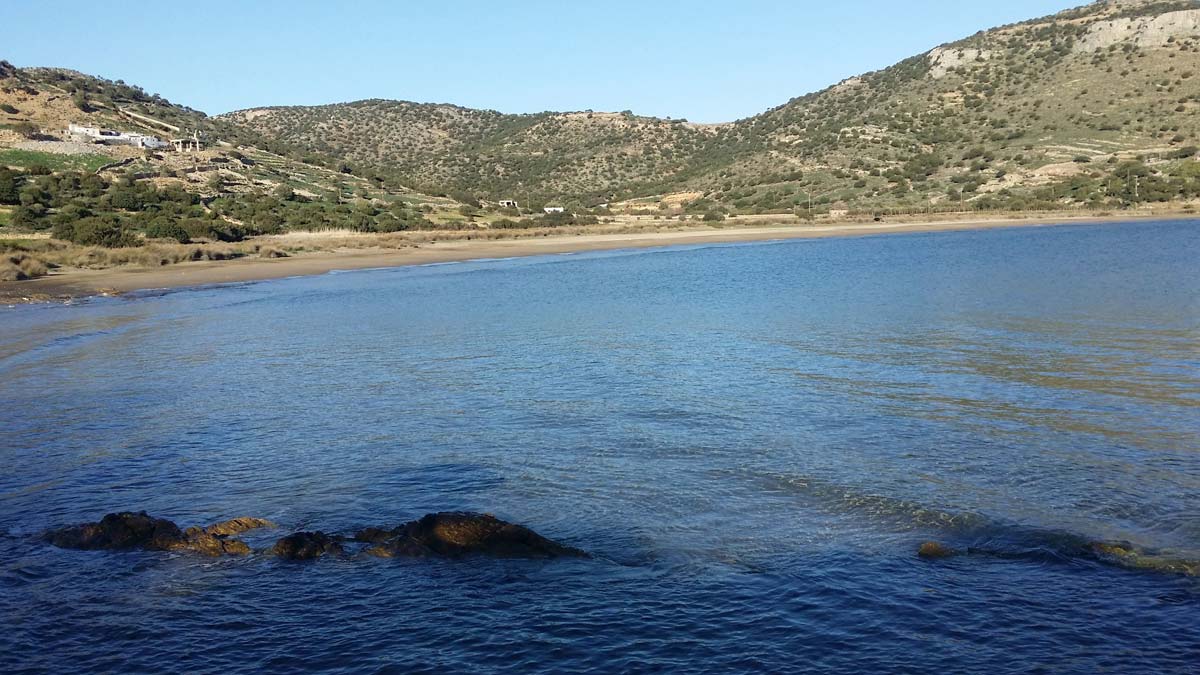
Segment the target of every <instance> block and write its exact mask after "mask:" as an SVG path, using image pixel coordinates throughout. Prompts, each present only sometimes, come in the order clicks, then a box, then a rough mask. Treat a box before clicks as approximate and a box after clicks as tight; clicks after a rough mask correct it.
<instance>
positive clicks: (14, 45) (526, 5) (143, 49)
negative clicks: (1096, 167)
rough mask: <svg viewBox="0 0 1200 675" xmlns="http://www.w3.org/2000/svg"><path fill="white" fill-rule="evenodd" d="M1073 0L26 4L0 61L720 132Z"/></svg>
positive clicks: (190, 89)
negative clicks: (719, 125)
mask: <svg viewBox="0 0 1200 675" xmlns="http://www.w3.org/2000/svg"><path fill="white" fill-rule="evenodd" d="M1082 1H1083V0H1074V1H1072V0H1004V1H1003V2H999V1H995V2H993V1H987V2H975V1H973V0H907V1H904V0H888V1H879V0H839V1H836V2H804V1H793V2H788V1H786V0H741V1H740V2H726V3H719V4H718V3H713V2H704V1H692V2H678V1H674V0H668V1H661V2H660V1H656V0H640V1H635V0H607V1H606V2H599V1H597V2H587V3H584V2H566V1H561V2H552V1H548V0H545V1H543V0H533V1H528V2H512V3H503V2H482V1H455V0H442V1H434V2H431V1H425V2H400V1H395V2H387V1H383V0H362V1H345V2H336V3H335V2H333V1H332V0H329V1H325V2H316V1H310V0H292V1H289V2H283V1H277V0H264V1H258V2H254V1H244V2H235V1H228V0H209V1H206V2H203V3H199V2H186V3H185V2H172V1H171V0H162V1H161V2H158V3H153V4H152V3H144V2H128V1H120V0H112V1H107V2H106V1H97V0H88V1H87V2H83V1H76V0H38V1H37V2H6V5H7V6H6V7H5V8H4V11H3V14H4V18H5V26H4V27H3V28H2V29H0V34H3V40H2V41H0V59H7V60H9V61H11V62H12V63H14V64H16V65H18V66H33V65H45V66H62V67H67V68H74V69H77V70H81V71H84V72H86V73H89V74H94V75H100V76H103V77H108V78H110V79H114V80H116V79H123V80H125V81H126V82H128V83H131V84H137V85H140V86H142V87H144V88H145V89H146V90H147V91H149V92H151V93H158V94H162V95H163V96H166V97H167V98H169V99H171V100H172V101H176V102H178V103H182V104H185V105H189V106H191V107H193V108H197V109H199V110H203V111H205V112H207V113H210V114H216V113H222V112H228V111H230V110H237V109H241V108H251V107H257V106H267V105H300V104H319V103H333V102H339V101H352V100H357V99H363V98H392V99H404V100H412V101H423V102H439V103H456V104H459V105H464V106H470V107H476V108H492V109H496V110H500V111H503V112H511V113H522V112H538V111H542V110H586V109H594V110H612V111H619V110H625V109H631V110H633V111H634V112H636V113H639V114H645V115H656V116H660V117H685V118H687V119H689V120H692V121H696V122H724V121H731V120H734V119H738V118H741V117H746V116H749V115H753V114H755V113H758V112H761V111H763V110H765V109H767V108H770V107H772V106H775V105H778V104H780V103H783V102H785V101H787V100H788V99H790V98H792V97H794V96H799V95H801V94H804V93H807V92H810V91H815V90H818V89H822V88H824V87H826V86H828V85H830V84H833V83H835V82H837V81H839V80H842V79H844V78H846V77H849V76H851V75H856V74H859V73H862V72H864V71H868V70H875V69H878V68H882V67H885V66H888V65H890V64H892V63H894V62H896V61H898V60H900V59H903V58H905V57H908V56H913V55H915V54H919V53H921V52H924V51H926V50H928V49H930V48H932V47H934V46H936V45H938V44H941V43H944V42H949V41H952V40H956V39H959V38H962V37H966V36H968V35H971V34H972V33H975V32H976V31H978V30H981V29H985V28H990V27H993V26H997V25H1000V24H1005V23H1011V22H1014V21H1020V20H1024V19H1028V18H1034V17H1038V16H1043V15H1046V14H1051V13H1054V12H1056V11H1059V10H1062V9H1066V8H1068V7H1071V6H1074V5H1077V4H1082ZM147 8H153V9H147ZM193 21H194V22H195V24H196V26H197V27H196V29H195V30H194V31H193V30H189V28H188V26H189V24H191V23H192V22H193Z"/></svg>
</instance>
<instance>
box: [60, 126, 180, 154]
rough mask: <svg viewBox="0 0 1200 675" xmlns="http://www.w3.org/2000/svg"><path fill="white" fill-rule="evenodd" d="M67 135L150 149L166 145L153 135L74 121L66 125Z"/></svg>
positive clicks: (74, 137)
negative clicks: (102, 127)
mask: <svg viewBox="0 0 1200 675" xmlns="http://www.w3.org/2000/svg"><path fill="white" fill-rule="evenodd" d="M67 135H68V136H70V137H71V138H73V139H75V140H78V141H83V142H85V143H101V144H104V145H132V146H133V147H135V148H149V149H152V150H154V149H158V148H165V147H166V146H167V144H166V143H165V142H164V141H161V140H159V139H158V138H157V137H155V136H147V135H146V134H136V133H129V132H127V131H113V130H111V129H101V128H100V127H88V126H84V125H82V124H75V123H71V124H70V125H68V126H67Z"/></svg>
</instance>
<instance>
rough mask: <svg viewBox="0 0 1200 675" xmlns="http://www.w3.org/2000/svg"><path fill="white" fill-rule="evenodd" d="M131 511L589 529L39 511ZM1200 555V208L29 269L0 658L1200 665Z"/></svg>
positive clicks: (176, 665)
mask: <svg viewBox="0 0 1200 675" xmlns="http://www.w3.org/2000/svg"><path fill="white" fill-rule="evenodd" d="M118 510H146V511H149V512H150V513H152V514H154V515H157V516H161V517H167V518H171V519H172V520H175V521H176V522H179V523H180V524H182V525H189V524H204V523H209V522H214V521H217V520H222V519H225V518H230V517H234V516H240V515H253V516H260V517H266V518H270V519H271V520H274V521H276V522H278V523H280V525H281V528H282V531H270V530H268V531H260V532H255V533H251V534H249V535H248V536H247V539H248V541H250V543H252V544H253V545H254V546H255V547H257V548H259V549H266V548H269V546H270V545H271V543H272V541H273V540H274V539H275V538H277V537H279V536H281V535H282V534H283V533H285V532H288V531H293V530H299V529H320V530H324V531H329V532H346V531H351V530H353V529H355V528H357V527H360V526H364V525H389V526H390V525H395V524H398V523H400V522H403V521H406V520H410V519H413V518H416V517H419V516H420V515H422V514H424V513H427V512H431V511H442V510H474V511H484V512H490V513H494V514H496V515H497V516H499V517H501V518H505V519H507V520H511V521H515V522H519V523H522V524H524V525H527V526H529V527H531V528H533V529H535V530H537V531H538V532H540V533H542V534H544V535H546V536H549V537H552V538H554V539H557V540H560V541H562V542H564V543H567V544H570V545H573V546H577V547H580V548H583V549H586V550H588V551H590V552H591V553H592V554H594V556H595V557H594V558H593V559H590V560H554V561H513V560H490V559H481V558H470V559H463V560H452V561H445V560H403V559H391V560H387V559H375V558H367V557H362V556H358V555H347V556H345V557H341V558H325V559H321V560H318V561H315V562H311V563H302V564H297V563H286V562H281V561H278V560H276V559H274V558H272V557H270V556H269V555H267V554H265V553H264V554H254V555H251V556H249V557H243V558H221V559H210V558H203V557H197V556H194V555H189V554H184V553H152V552H130V553H111V552H82V551H71V550H60V549H56V548H54V547H51V546H49V545H47V544H45V543H42V542H41V541H40V540H39V539H38V536H37V535H38V534H39V533H41V532H42V531H44V530H45V529H47V528H51V527H55V526H61V525H66V524H71V523H76V522H83V521H89V520H96V519H98V518H99V517H100V516H101V515H103V514H104V513H106V512H110V511H118ZM927 540H935V541H939V542H942V543H944V544H946V545H948V546H951V547H953V548H955V549H957V550H958V551H960V552H962V554H961V555H958V556H955V557H952V558H948V559H945V560H937V561H928V560H922V559H920V558H918V557H917V555H916V551H917V548H918V547H919V545H920V544H921V543H922V542H924V541H927ZM1094 542H1121V546H1122V547H1124V549H1125V550H1127V551H1130V552H1131V554H1130V556H1128V557H1122V556H1117V557H1113V556H1105V555H1100V554H1099V553H1097V550H1098V549H1096V548H1095V547H1094V546H1093V543H1094ZM1197 561H1200V223H1198V222H1174V223H1119V224H1110V225H1086V226H1085V225H1080V226H1060V227H1048V228H1023V229H1010V230H990V231H978V232H958V233H938V234H910V235H889V236H880V237H868V238H857V239H828V240H813V241H795V242H781V243H768V244H752V245H730V246H712V247H693V248H676V249H664V250H654V251H623V252H607V253H591V254H580V255H572V256H550V257H540V258H526V259H516V260H503V261H487V262H477V263H463V264H455V265H441V266H430V267H413V268H403V269H393V270H376V271H369V272H354V273H342V274H333V275H326V276H321V277H310V278H298V279H288V280H281V281H271V282H264V283H256V284H246V285H239V286H231V287H222V288H208V289H193V290H187V291H180V292H171V293H165V294H154V293H143V294H140V295H139V296H137V297H133V298H113V299H96V300H91V301H86V302H82V303H78V304H76V305H74V306H22V307H15V308H7V309H0V625H2V626H3V630H0V655H2V656H0V668H2V669H3V670H5V671H6V672H112V673H132V672H188V673H232V672H256V673H257V672H309V671H322V672H494V671H502V670H503V671H516V672H569V671H584V670H593V671H596V672H778V673H785V672H845V673H864V672H931V671H933V672H954V673H989V674H996V673H1030V672H1046V673H1095V672H1144V673H1175V672H1178V673H1182V672H1197V670H1200V579H1198V578H1197V577H1196V576H1194V575H1192V574H1188V573H1187V572H1188V571H1192V572H1193V573H1194V572H1195V571H1196V569H1197V564H1198V563H1197Z"/></svg>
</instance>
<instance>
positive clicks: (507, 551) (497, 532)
mask: <svg viewBox="0 0 1200 675" xmlns="http://www.w3.org/2000/svg"><path fill="white" fill-rule="evenodd" d="M274 526H275V524H274V523H272V522H270V521H268V520H263V519H261V518H248V517H247V518H234V519H233V520H228V521H225V522H222V523H216V524H213V525H209V526H208V527H204V528H200V527H189V528H187V529H186V530H182V529H180V528H179V526H178V525H176V524H175V523H173V522H171V521H170V520H166V519H164V518H155V517H153V516H150V515H147V514H146V513H145V512H140V513H133V512H128V511H126V512H122V513H110V514H108V515H106V516H104V518H102V519H101V520H100V522H98V523H83V524H81V525H72V526H70V527H64V528H61V529H57V530H52V531H50V532H48V533H46V535H45V536H44V538H45V540H46V541H48V542H49V543H51V544H53V545H55V546H58V547H60V548H73V549H82V550H110V551H122V550H144V551H194V552H196V553H202V554H204V555H210V556H219V555H244V554H247V553H250V547H249V546H248V545H247V544H246V543H245V542H243V541H241V540H240V539H233V538H232V537H233V535H236V534H241V533H242V532H246V531H248V530H252V529H256V528H260V527H274ZM347 541H353V542H356V543H360V544H367V545H368V546H367V547H366V549H365V552H366V553H367V554H370V555H373V556H378V557H383V558H393V557H442V558H458V557H463V556H467V555H485V556H491V557H495V558H558V557H574V558H586V557H588V554H587V553H585V552H583V551H581V550H579V549H577V548H572V547H570V546H565V545H563V544H559V543H558V542H555V541H551V540H550V539H547V538H545V537H543V536H541V535H540V534H538V533H536V532H534V531H533V530H530V529H529V528H527V527H522V526H520V525H514V524H512V523H507V522H505V521H503V520H500V519H498V518H496V517H495V516H492V515H488V514H480V513H463V512H447V513H431V514H429V515H426V516H424V517H423V518H421V519H420V520H414V521H411V522H408V523H404V524H402V525H399V526H398V527H394V528H391V529H386V528H380V527H369V528H365V529H363V530H360V531H359V532H357V533H356V534H355V535H354V536H353V537H352V538H349V539H347V538H346V537H343V536H340V535H336V534H327V533H325V532H295V533H293V534H289V535H287V536H286V537H283V538H281V539H279V540H278V541H277V542H275V545H274V546H273V547H271V550H270V552H271V553H272V554H274V555H275V556H278V557H280V558H284V559H286V560H312V559H315V558H320V557H321V556H326V555H343V554H344V553H345V552H346V551H345V547H344V546H343V544H344V543H346V542H347Z"/></svg>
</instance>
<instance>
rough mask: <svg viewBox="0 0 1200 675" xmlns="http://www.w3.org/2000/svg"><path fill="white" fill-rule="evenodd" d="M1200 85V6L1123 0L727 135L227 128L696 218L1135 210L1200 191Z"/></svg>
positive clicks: (533, 125)
mask: <svg viewBox="0 0 1200 675" xmlns="http://www.w3.org/2000/svg"><path fill="white" fill-rule="evenodd" d="M1198 71H1200V2H1197V1H1196V0H1175V1H1165V2H1164V1H1160V0H1106V1H1102V2H1097V3H1093V4H1091V5H1087V6H1085V7H1081V8H1078V9H1075V10H1070V11H1067V12H1063V13H1061V14H1058V15H1055V16H1051V17H1046V18H1042V19H1036V20H1032V21H1027V22H1024V23H1021V24H1016V25H1011V26H1004V27H1000V28H996V29H993V30H990V31H986V32H981V33H978V34H976V35H974V36H971V37H969V38H966V39H964V40H962V41H959V42H955V43H952V44H948V45H943V46H940V47H938V48H935V49H933V50H931V51H929V52H927V53H925V54H921V55H917V56H914V57H912V58H910V59H907V60H905V61H903V62H901V63H899V64H897V65H895V66H892V67H890V68H887V69H884V70H881V71H877V72H872V73H867V74H864V75H862V76H860V77H856V78H852V79H850V80H847V81H845V82H842V83H839V84H837V85H835V86H832V87H830V88H828V89H825V90H824V91H821V92H817V93H813V94H809V95H805V96H802V97H800V98H797V99H794V100H792V101H789V102H788V103H786V104H784V105H782V106H779V107H778V108H775V109H772V110H769V111H767V112H765V113H763V114H761V115H757V116H755V117H751V118H749V119H745V120H741V121H738V122H735V123H731V124H725V125H709V126H700V125H692V124H689V123H686V122H684V121H679V120H660V119H654V118H646V117H637V116H634V115H632V114H631V113H592V112H582V113H541V114H536V115H505V114H501V113H497V112H494V111H479V110H470V109H465V108H458V107H454V106H446V105H429V104H416V103H407V102H400V101H381V100H372V101H360V102H357V103H348V104H336V105H328V106H316V107H287V108H260V109H254V110H247V111H241V112H237V113H231V114H229V115H226V116H222V117H221V118H219V121H221V122H227V123H229V124H231V125H234V126H237V127H239V128H240V129H242V130H244V131H245V132H246V133H250V134H254V135H257V136H258V137H261V138H264V139H269V142H274V143H278V144H279V145H280V146H281V147H284V148H288V149H290V151H291V152H304V151H309V152H315V153H319V154H320V155H324V156H326V157H329V158H334V157H336V158H345V159H346V160H348V161H350V162H352V163H354V164H356V165H361V166H365V167H370V168H372V169H375V170H379V171H384V172H390V173H393V174H395V175H396V176H397V179H399V180H403V181H407V182H410V183H412V184H416V185H422V186H425V187H426V189H427V190H456V191H465V192H470V193H474V194H476V195H479V196H484V197H488V198H491V199H500V198H511V197H515V198H524V199H526V200H532V201H534V202H539V201H546V200H564V201H566V202H567V203H570V204H574V205H576V206H591V205H593V204H595V203H599V202H609V201H613V200H623V199H631V198H638V197H642V198H646V197H651V198H650V199H649V200H646V199H642V200H638V201H637V202H633V203H636V204H638V205H643V206H644V205H646V204H650V205H653V204H654V203H655V202H656V200H657V197H656V196H658V195H670V194H672V193H675V194H685V195H688V197H687V198H688V199H690V200H691V201H692V202H693V204H692V209H693V210H703V209H712V208H722V209H726V210H736V211H738V212H749V213H755V212H778V211H792V210H797V211H804V212H807V211H808V209H809V204H810V203H812V204H815V205H817V206H820V207H821V208H825V209H828V208H830V207H831V206H834V207H838V208H847V209H863V210H870V209H877V210H909V211H911V210H921V209H935V208H950V206H951V205H955V206H956V208H967V207H973V208H999V207H1006V208H1029V207H1031V206H1035V205H1036V206H1040V207H1053V206H1065V205H1075V204H1085V203H1086V204H1090V205H1094V206H1105V205H1127V204H1131V203H1137V202H1139V201H1144V200H1146V199H1153V200H1161V199H1190V198H1194V197H1195V196H1197V194H1200V190H1198V189H1196V187H1195V185H1194V183H1195V176H1193V175H1191V174H1190V173H1189V171H1191V170H1192V169H1191V168H1189V167H1187V166H1184V167H1183V168H1182V169H1180V168H1179V167H1178V166H1177V164H1172V162H1178V161H1179V160H1181V159H1184V158H1187V157H1190V156H1191V153H1192V152H1193V151H1194V147H1195V145H1196V144H1197V142H1200V121H1198V120H1200V116H1198V115H1196V114H1195V112H1196V108H1197V106H1198V105H1200V77H1197V75H1196V73H1197V72H1198ZM1180 171H1182V173H1180ZM1118 179H1121V180H1118ZM1135 179H1137V180H1135Z"/></svg>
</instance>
